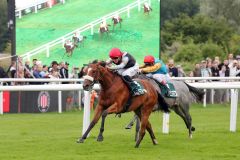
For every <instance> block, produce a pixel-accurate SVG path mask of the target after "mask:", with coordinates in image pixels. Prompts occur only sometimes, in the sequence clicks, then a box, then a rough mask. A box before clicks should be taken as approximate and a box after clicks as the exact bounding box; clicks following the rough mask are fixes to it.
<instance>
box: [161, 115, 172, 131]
mask: <svg viewBox="0 0 240 160" xmlns="http://www.w3.org/2000/svg"><path fill="white" fill-rule="evenodd" d="M169 117H170V115H169V113H163V126H162V133H164V134H168V133H169Z"/></svg>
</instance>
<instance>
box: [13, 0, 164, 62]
mask: <svg viewBox="0 0 240 160" xmlns="http://www.w3.org/2000/svg"><path fill="white" fill-rule="evenodd" d="M110 1H111V2H110ZM73 2H74V3H73ZM77 2H78V3H81V5H77V7H76V3H77ZM88 2H89V1H82V0H76V1H69V2H67V3H66V5H58V6H55V7H53V8H52V9H48V10H44V11H41V12H39V13H38V14H34V15H27V16H26V17H23V19H21V20H18V21H17V51H18V52H17V53H18V54H22V53H24V52H26V51H29V50H31V49H33V48H35V47H38V46H39V45H41V44H44V43H46V42H49V41H51V40H54V39H56V38H58V37H60V36H61V35H64V34H66V33H68V32H70V31H72V30H74V29H76V28H78V27H80V26H83V25H85V24H87V23H89V22H91V21H92V20H95V19H97V18H100V17H101V16H103V15H105V14H107V13H110V12H112V11H115V10H117V9H119V8H122V7H124V6H126V4H129V3H131V2H133V1H129V0H123V1H122V0H121V1H118V0H114V1H112V0H106V1H101V4H99V3H97V4H98V6H99V7H98V8H99V10H97V11H96V12H91V11H86V12H79V11H76V12H74V13H77V14H79V16H71V15H73V13H72V12H70V13H68V10H70V8H71V7H72V6H74V7H73V8H75V9H76V10H82V8H84V7H86V8H88V9H89V8H90V7H89V6H94V5H96V3H89V4H88ZM87 4H88V5H87ZM109 4H111V7H109ZM79 8H80V9H79ZM152 8H153V12H152V13H150V15H144V14H143V11H142V10H141V12H138V11H137V8H135V9H134V10H131V14H130V15H131V17H130V18H127V15H126V14H123V15H121V16H122V18H123V23H122V28H121V29H120V28H119V26H117V27H116V29H115V31H114V32H113V31H112V27H110V34H109V36H108V37H107V36H106V35H104V36H103V37H99V33H98V27H95V28H94V35H93V36H91V35H90V30H89V31H86V32H84V33H83V35H85V36H87V39H86V41H85V46H84V47H81V48H78V49H75V50H74V53H73V56H72V57H70V58H69V57H66V56H65V57H64V58H62V57H63V54H64V52H65V51H64V49H63V48H62V47H61V46H60V45H59V46H56V47H55V48H52V49H51V51H50V57H49V58H48V59H47V58H46V53H42V54H39V55H37V56H33V57H32V58H38V59H40V60H42V61H43V62H44V63H45V64H50V62H51V61H53V60H57V61H69V62H70V64H71V66H73V65H74V66H81V65H82V64H84V63H88V62H89V61H90V60H93V59H96V58H97V59H106V58H107V56H108V52H109V50H110V49H111V48H112V47H119V48H121V49H122V50H123V51H128V52H129V53H131V54H133V55H134V56H135V57H136V59H137V61H138V62H139V63H141V62H142V59H143V57H144V56H145V55H146V54H152V55H154V56H158V55H159V25H160V24H159V21H160V19H159V13H160V6H159V2H158V1H152ZM62 10H64V14H63V13H61V14H60V12H62ZM56 12H57V13H59V14H56ZM62 15H64V16H62ZM53 17H54V18H53ZM69 17H71V18H69ZM72 18H74V19H72ZM108 23H111V21H108ZM31 24H32V25H31Z"/></svg>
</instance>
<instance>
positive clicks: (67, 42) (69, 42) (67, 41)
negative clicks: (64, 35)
mask: <svg viewBox="0 0 240 160" xmlns="http://www.w3.org/2000/svg"><path fill="white" fill-rule="evenodd" d="M65 45H66V46H67V47H70V48H72V47H73V43H72V42H71V41H70V40H66V43H65Z"/></svg>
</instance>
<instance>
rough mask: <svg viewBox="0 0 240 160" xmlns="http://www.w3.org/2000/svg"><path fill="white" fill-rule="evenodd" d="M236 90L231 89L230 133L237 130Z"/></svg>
mask: <svg viewBox="0 0 240 160" xmlns="http://www.w3.org/2000/svg"><path fill="white" fill-rule="evenodd" d="M237 105H238V90H237V89H231V111H230V132H236V130H237Z"/></svg>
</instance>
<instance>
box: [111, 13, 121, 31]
mask: <svg viewBox="0 0 240 160" xmlns="http://www.w3.org/2000/svg"><path fill="white" fill-rule="evenodd" d="M112 21H113V30H114V27H115V26H116V25H117V24H118V23H119V25H120V28H121V27H122V18H121V17H120V16H119V15H115V16H114V17H113V18H112Z"/></svg>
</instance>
